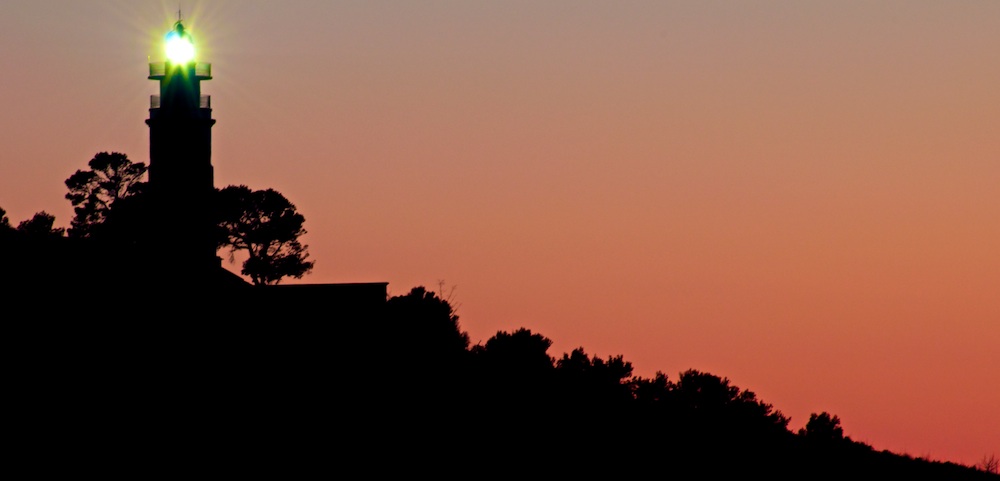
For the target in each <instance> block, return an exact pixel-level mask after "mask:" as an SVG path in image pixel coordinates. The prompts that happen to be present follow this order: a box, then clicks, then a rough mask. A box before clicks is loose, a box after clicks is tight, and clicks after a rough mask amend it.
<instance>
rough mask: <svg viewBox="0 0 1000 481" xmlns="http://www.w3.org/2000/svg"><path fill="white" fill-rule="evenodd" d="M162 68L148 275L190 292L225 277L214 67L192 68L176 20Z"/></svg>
mask: <svg viewBox="0 0 1000 481" xmlns="http://www.w3.org/2000/svg"><path fill="white" fill-rule="evenodd" d="M166 54H167V55H166V57H167V60H166V61H163V62H151V63H150V64H149V79H150V80H156V81H157V82H159V84H160V85H159V86H160V93H159V95H153V96H151V98H150V106H149V118H148V119H147V120H146V124H147V125H148V126H149V183H148V187H149V192H148V194H149V198H150V204H151V205H150V207H151V209H152V210H151V212H150V213H151V214H152V215H151V218H150V221H151V223H150V224H151V225H150V228H151V231H150V233H151V234H152V235H151V238H150V244H149V247H150V258H151V264H152V265H151V267H153V268H154V269H156V270H157V271H158V275H160V276H162V278H164V279H167V280H168V282H169V279H183V282H184V283H186V284H187V285H191V284H192V283H194V284H197V283H199V282H206V281H207V280H208V279H211V278H212V275H213V273H214V272H215V271H216V270H218V269H220V268H221V267H220V259H219V258H218V256H217V255H216V244H215V236H214V223H213V218H212V205H213V203H212V199H213V197H214V190H215V185H214V174H213V168H212V126H213V125H215V119H213V118H212V102H211V97H209V96H208V95H202V93H201V83H202V82H203V81H207V80H211V79H212V65H211V64H209V63H205V62H197V61H195V48H194V40H193V38H192V36H191V34H190V32H188V31H187V29H186V28H185V26H184V24H183V23H182V22H181V20H180V19H179V15H178V20H177V22H176V23H174V26H173V29H171V30H170V32H168V33H167V36H166Z"/></svg>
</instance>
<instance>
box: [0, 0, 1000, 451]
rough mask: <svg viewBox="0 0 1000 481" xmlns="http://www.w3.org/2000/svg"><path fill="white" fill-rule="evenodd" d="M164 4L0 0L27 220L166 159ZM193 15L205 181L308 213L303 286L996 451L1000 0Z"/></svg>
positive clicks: (457, 5)
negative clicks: (210, 116)
mask: <svg viewBox="0 0 1000 481" xmlns="http://www.w3.org/2000/svg"><path fill="white" fill-rule="evenodd" d="M177 6H178V2H176V1H163V2H161V1H158V0H157V1H146V2H142V1H125V0H119V1H88V2H77V1H70V0H61V1H60V0H30V1H29V0H5V1H4V2H3V3H2V4H0V40H2V44H3V45H4V47H3V48H2V49H0V61H2V62H3V65H5V66H6V68H5V70H4V75H3V83H2V84H0V85H2V88H0V104H2V105H3V108H2V109H0V145H2V146H3V148H4V151H3V154H0V207H2V208H4V209H6V210H7V212H8V216H9V217H10V218H11V221H12V223H15V224H16V223H17V222H20V221H21V220H25V219H27V218H29V217H30V216H31V215H33V214H34V213H36V212H38V211H43V210H44V211H46V212H48V213H50V214H53V215H55V216H56V224H57V225H59V226H64V227H65V226H68V225H69V221H70V219H71V217H72V207H71V205H70V203H69V201H67V200H65V198H64V195H65V193H66V188H65V185H64V183H63V182H64V181H65V179H66V178H67V177H69V176H70V175H71V174H72V173H73V172H74V171H76V170H77V169H85V168H86V164H87V161H89V160H90V158H91V157H93V155H94V154H95V153H97V152H100V151H118V152H123V153H126V154H127V155H128V156H129V157H130V158H131V159H132V160H133V161H137V162H148V141H149V138H148V128H147V127H146V125H145V124H144V122H143V121H144V120H145V119H146V118H147V116H148V111H147V109H148V106H149V105H148V102H149V95H150V94H154V93H156V88H157V84H156V83H155V82H153V81H150V80H147V79H146V75H147V73H148V71H147V62H148V61H149V60H159V59H162V54H161V45H160V43H159V42H160V40H161V39H162V36H163V34H165V33H166V31H167V30H168V29H169V28H170V26H171V24H172V23H173V21H174V20H175V19H176V10H177ZM180 7H181V8H182V10H183V13H184V17H185V19H186V21H185V23H186V25H187V26H188V27H189V29H190V31H191V33H192V34H193V35H194V39H195V42H196V44H197V46H198V47H199V55H198V58H199V60H202V61H207V62H211V63H212V64H213V74H214V77H215V78H214V79H213V80H212V81H210V82H208V83H206V84H204V85H203V90H204V93H207V94H211V95H212V106H213V107H214V116H215V118H216V119H218V123H217V124H216V126H215V127H214V130H213V148H214V151H213V164H214V165H215V179H216V186H219V187H223V186H226V185H234V184H246V185H248V186H250V187H251V188H254V189H264V188H274V189H276V190H278V191H279V192H281V193H283V194H284V195H285V196H286V197H287V198H288V199H289V200H291V201H292V202H293V203H295V204H296V206H297V207H298V209H299V211H300V212H301V213H302V214H304V215H305V217H306V229H307V230H308V234H307V235H306V236H305V237H304V241H305V243H306V244H308V245H309V252H310V253H311V258H312V260H314V261H315V262H316V267H315V270H314V271H313V272H312V273H311V274H309V275H307V276H306V277H304V278H303V279H302V280H300V281H295V282H308V283H327V282H389V290H390V293H391V294H402V293H405V292H406V291H408V290H409V289H410V288H411V287H414V286H418V285H424V286H427V287H429V288H432V289H435V290H436V289H438V288H439V286H444V288H445V290H446V291H449V292H451V294H452V299H453V303H454V304H455V305H456V306H457V307H458V314H459V316H460V323H461V327H462V329H463V330H465V331H467V332H468V333H469V334H470V336H471V338H472V342H473V343H478V342H485V341H486V339H488V338H489V337H491V336H492V335H493V334H495V333H496V332H497V331H498V330H506V331H512V330H514V329H517V328H520V327H525V328H528V329H531V330H532V331H533V332H536V333H540V334H542V335H544V336H546V337H548V338H549V339H551V340H552V341H553V347H552V349H551V350H550V354H552V355H554V356H556V357H559V356H561V354H562V353H564V352H569V351H571V350H572V349H574V348H576V347H583V348H584V349H585V350H586V351H587V353H588V354H591V355H597V356H600V357H607V356H612V355H619V354H621V355H623V356H624V357H625V359H626V360H628V361H631V362H632V364H633V366H634V367H635V371H636V374H638V375H642V376H652V375H653V374H655V372H656V371H662V372H664V373H665V374H667V375H668V376H669V377H670V378H671V379H674V380H676V378H677V374H678V373H679V372H680V371H683V370H686V369H688V368H694V369H699V370H702V371H707V372H710V373H712V374H716V375H719V376H722V377H728V378H729V379H730V380H731V381H732V382H733V383H734V384H735V385H737V386H739V387H741V388H744V389H750V390H752V391H754V392H755V393H756V394H757V395H758V396H759V397H760V398H761V399H763V400H764V401H765V402H768V403H771V404H773V405H774V406H775V407H776V408H777V409H779V410H781V411H782V412H783V413H784V414H786V415H788V416H790V417H791V419H792V422H791V425H790V427H791V428H792V429H798V428H799V427H802V426H803V425H804V424H805V422H806V421H807V420H808V417H809V414H810V413H813V412H820V411H828V412H830V413H832V414H836V415H838V416H839V417H840V418H841V421H842V424H843V426H844V429H845V433H846V434H847V435H849V436H851V437H852V438H853V439H855V440H858V441H864V442H867V443H869V444H871V445H872V446H873V447H875V448H876V449H888V450H892V451H895V452H899V453H906V454H910V455H912V456H921V457H928V458H931V459H936V460H946V461H955V462H960V463H964V464H974V463H977V462H979V461H980V460H982V458H983V457H984V456H986V455H989V454H996V455H998V456H1000V349H998V348H1000V189H998V187H1000V135H998V134H1000V88H998V86H1000V50H998V47H997V46H998V45H1000V43H998V40H1000V37H998V35H1000V34H998V30H997V27H996V26H997V24H998V22H1000V2H983V1H965V0H953V1H949V2H942V1H920V0H907V1H891V0H885V1H880V2H867V1H850V0H848V1H843V0H838V1H817V2H801V1H793V0H788V1H782V0H778V1H766V2H765V1H706V0H691V1H669V0H658V1H628V0H626V1H618V2H594V1H589V0H549V1H545V2H537V1H520V0H514V1H507V0H505V1H483V2H468V1H459V0H454V1H437V0H428V1H412V2H406V1H391V2H390V1H349V2H348V1H330V2H310V1H300V0H288V1H281V2H278V1H263V0H239V1H237V0H213V1H201V2H198V1H182V2H180ZM228 266H229V267H230V268H232V269H233V270H235V271H238V266H236V265H228ZM452 289H453V290H452ZM6 301H7V302H6V304H7V305H8V307H9V306H10V305H11V304H12V303H13V302H15V301H12V300H6Z"/></svg>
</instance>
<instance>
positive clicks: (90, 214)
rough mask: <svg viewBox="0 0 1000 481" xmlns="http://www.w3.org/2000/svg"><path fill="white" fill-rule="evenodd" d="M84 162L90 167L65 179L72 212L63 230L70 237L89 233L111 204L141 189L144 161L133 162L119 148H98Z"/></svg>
mask: <svg viewBox="0 0 1000 481" xmlns="http://www.w3.org/2000/svg"><path fill="white" fill-rule="evenodd" d="M87 165H88V166H89V167H90V170H77V171H76V173H74V174H73V175H71V176H70V177H69V178H68V179H66V187H67V188H69V193H67V194H66V198H67V199H69V201H70V202H71V203H72V204H73V212H74V216H73V219H72V220H71V221H70V228H69V230H68V231H67V234H68V235H69V236H70V237H91V236H92V235H93V234H94V231H95V229H97V226H99V225H101V224H103V223H104V221H105V219H106V217H107V215H108V212H110V210H111V208H112V206H114V205H115V204H116V203H117V202H118V201H119V200H122V199H125V198H128V197H130V196H133V195H136V194H138V193H139V192H141V190H142V186H143V185H144V183H143V182H142V177H143V175H145V174H146V170H147V168H146V164H144V163H142V162H137V163H133V162H132V161H131V160H129V158H128V156H127V155H125V154H123V153H120V152H99V153H97V154H96V155H95V156H94V158H92V159H90V162H88V163H87Z"/></svg>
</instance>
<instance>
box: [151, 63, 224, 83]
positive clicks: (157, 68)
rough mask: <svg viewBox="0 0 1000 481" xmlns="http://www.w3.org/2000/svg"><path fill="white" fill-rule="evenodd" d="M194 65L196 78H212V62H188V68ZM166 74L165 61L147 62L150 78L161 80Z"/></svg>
mask: <svg viewBox="0 0 1000 481" xmlns="http://www.w3.org/2000/svg"><path fill="white" fill-rule="evenodd" d="M192 65H193V67H194V76H195V78H197V79H198V80H211V79H212V64H211V63H209V62H192V63H190V64H188V68H191V66H192ZM166 76H167V62H150V63H149V79H150V80H163V79H164V78H166Z"/></svg>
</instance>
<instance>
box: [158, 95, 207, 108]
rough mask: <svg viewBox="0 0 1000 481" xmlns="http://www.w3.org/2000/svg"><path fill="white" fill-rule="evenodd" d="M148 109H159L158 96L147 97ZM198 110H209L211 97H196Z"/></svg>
mask: <svg viewBox="0 0 1000 481" xmlns="http://www.w3.org/2000/svg"><path fill="white" fill-rule="evenodd" d="M149 108H150V109H158V108H160V96H159V95H150V96H149ZM198 108H200V109H210V108H212V96H211V95H201V96H199V97H198Z"/></svg>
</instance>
